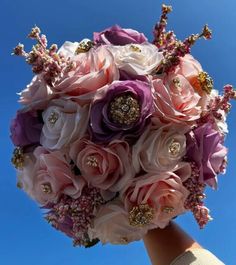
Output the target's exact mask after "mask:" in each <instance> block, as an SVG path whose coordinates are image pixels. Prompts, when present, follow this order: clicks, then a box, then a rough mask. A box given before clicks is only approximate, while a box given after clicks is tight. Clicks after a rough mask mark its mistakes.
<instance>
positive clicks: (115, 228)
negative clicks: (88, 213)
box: [89, 200, 155, 244]
mask: <svg viewBox="0 0 236 265" xmlns="http://www.w3.org/2000/svg"><path fill="white" fill-rule="evenodd" d="M153 228H155V225H147V226H146V227H142V228H141V227H135V226H131V225H130V223H129V213H128V212H127V211H126V210H125V209H124V205H123V204H122V202H121V201H120V200H115V201H112V202H110V203H107V204H105V205H104V206H102V207H101V208H100V210H99V211H98V213H97V215H96V217H95V218H94V221H93V224H92V226H91V228H90V229H89V236H90V238H91V239H93V238H99V239H100V240H101V242H102V243H103V244H105V243H111V244H128V243H129V242H132V241H136V240H140V239H142V238H143V236H144V235H145V234H146V233H147V231H148V229H153Z"/></svg>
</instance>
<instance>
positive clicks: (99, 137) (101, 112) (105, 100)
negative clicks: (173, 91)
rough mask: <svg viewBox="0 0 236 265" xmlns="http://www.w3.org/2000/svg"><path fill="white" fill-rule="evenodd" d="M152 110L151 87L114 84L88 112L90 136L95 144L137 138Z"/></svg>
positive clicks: (137, 82)
mask: <svg viewBox="0 0 236 265" xmlns="http://www.w3.org/2000/svg"><path fill="white" fill-rule="evenodd" d="M153 111H154V108H153V98H152V93H151V87H150V85H149V84H148V83H146V82H142V81H139V80H136V81H130V80H129V81H128V80H127V81H115V82H113V83H112V85H111V86H110V87H108V90H107V92H106V94H105V96H103V97H102V98H101V99H98V100H95V102H94V103H93V104H92V107H91V113H90V133H91V135H92V139H93V141H95V142H97V143H99V142H100V143H104V142H109V141H111V140H113V139H121V138H122V137H125V138H127V139H128V138H129V139H130V138H133V139H134V138H137V137H138V136H140V134H141V133H142V132H143V130H144V128H145V125H146V124H147V122H148V121H149V119H148V118H149V117H150V115H151V114H152V112H153Z"/></svg>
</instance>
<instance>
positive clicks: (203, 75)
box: [198, 72, 213, 94]
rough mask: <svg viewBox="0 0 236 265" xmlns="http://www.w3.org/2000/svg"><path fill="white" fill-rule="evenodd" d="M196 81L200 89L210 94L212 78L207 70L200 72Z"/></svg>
mask: <svg viewBox="0 0 236 265" xmlns="http://www.w3.org/2000/svg"><path fill="white" fill-rule="evenodd" d="M198 81H199V83H200V85H201V88H202V90H203V91H205V92H206V93H207V94H210V93H211V90H212V89H213V79H212V78H211V77H210V76H209V74H208V73H207V72H200V73H199V75H198Z"/></svg>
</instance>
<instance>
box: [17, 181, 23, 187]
mask: <svg viewBox="0 0 236 265" xmlns="http://www.w3.org/2000/svg"><path fill="white" fill-rule="evenodd" d="M16 187H17V188H18V189H23V184H22V183H21V182H19V181H18V182H17V183H16Z"/></svg>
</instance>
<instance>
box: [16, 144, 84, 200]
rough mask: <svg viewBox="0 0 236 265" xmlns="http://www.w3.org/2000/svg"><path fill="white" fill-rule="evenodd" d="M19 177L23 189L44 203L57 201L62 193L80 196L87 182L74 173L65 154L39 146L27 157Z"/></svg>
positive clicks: (74, 196)
mask: <svg viewBox="0 0 236 265" xmlns="http://www.w3.org/2000/svg"><path fill="white" fill-rule="evenodd" d="M18 179H19V182H20V183H21V185H22V186H23V189H24V190H25V191H26V192H27V193H28V194H29V195H30V196H31V197H32V198H33V199H35V200H36V201H38V202H39V203H40V204H42V205H46V204H47V203H49V202H53V203H55V202H57V200H58V198H59V196H60V195H61V194H67V195H69V196H71V197H73V198H78V197H79V196H80V194H81V191H82V188H83V186H84V183H85V182H84V180H83V179H82V178H81V177H79V176H75V175H74V174H73V173H72V171H71V167H70V164H69V163H68V161H67V160H66V158H65V155H63V154H62V153H61V152H59V151H54V152H49V151H47V150H46V149H44V148H43V147H37V148H36V149H35V151H34V153H33V154H31V155H28V156H27V157H26V165H25V167H24V168H23V170H22V172H19V176H18Z"/></svg>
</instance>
